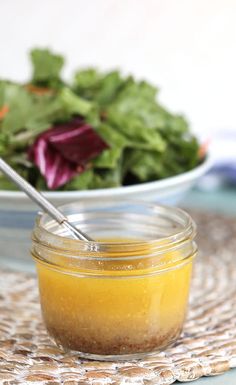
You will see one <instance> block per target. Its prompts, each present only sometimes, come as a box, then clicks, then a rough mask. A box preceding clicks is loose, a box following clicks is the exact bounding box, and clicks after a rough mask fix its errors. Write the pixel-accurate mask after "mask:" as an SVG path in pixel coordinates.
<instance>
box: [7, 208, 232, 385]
mask: <svg viewBox="0 0 236 385" xmlns="http://www.w3.org/2000/svg"><path fill="white" fill-rule="evenodd" d="M193 217H194V219H195V220H196V222H197V223H198V228H199V240H198V243H199V246H200V249H201V252H200V255H199V257H198V260H197V263H196V265H195V270H194V277H193V284H192V291H191V300H190V309H189V313H188V319H187V321H186V322H185V326H184V332H183V334H182V336H181V338H180V339H179V341H178V343H177V344H176V345H175V346H174V347H172V348H169V349H167V350H166V351H164V352H162V353H159V354H156V355H155V356H152V357H147V359H144V360H141V361H130V362H97V361H86V360H80V359H79V358H78V356H77V355H75V354H63V352H62V351H61V350H60V349H59V348H57V347H56V346H55V345H53V343H52V342H50V340H49V338H48V336H47V333H46V331H45V329H44V326H43V324H42V321H41V315H40V308H39V304H38V294H37V283H36V279H35V278H34V277H32V276H29V275H25V274H22V273H14V272H6V271H0V288H1V290H0V384H4V385H18V384H22V385H23V384H24V385H26V384H44V385H46V384H47V385H59V384H60V385H61V384H63V385H87V384H93V385H103V384H104V385H105V384H112V385H118V384H121V385H125V384H135V385H138V384H145V385H151V384H155V385H161V384H172V383H173V382H175V381H176V380H178V381H181V382H183V381H190V380H194V379H197V378H199V377H201V376H211V375H216V374H220V373H223V372H225V371H227V370H228V369H230V368H233V367H236V257H235V250H236V223H235V220H233V219H229V218H225V217H222V216H219V215H213V214H196V213H193Z"/></svg>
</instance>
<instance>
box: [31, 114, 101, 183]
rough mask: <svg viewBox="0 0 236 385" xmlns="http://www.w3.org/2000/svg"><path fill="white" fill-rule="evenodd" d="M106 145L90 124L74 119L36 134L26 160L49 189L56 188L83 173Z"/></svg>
mask: <svg viewBox="0 0 236 385" xmlns="http://www.w3.org/2000/svg"><path fill="white" fill-rule="evenodd" d="M106 148H108V145H107V144H106V143H105V142H104V141H103V139H102V138H100V136H99V135H98V134H97V133H96V132H95V131H94V129H93V128H92V127H91V126H89V125H88V124H86V123H85V122H84V121H83V120H82V119H80V118H75V119H73V120H72V121H70V122H69V123H64V124H59V125H55V126H54V127H52V128H50V129H49V130H47V131H45V132H43V133H42V134H41V135H39V136H38V137H37V138H36V140H35V142H34V144H33V145H32V146H31V147H30V149H29V159H30V160H31V161H32V162H33V163H34V164H35V165H36V166H37V167H38V168H39V170H40V173H41V174H42V175H43V176H44V178H45V180H46V183H47V186H48V188H49V189H56V188H58V187H60V186H63V185H64V184H65V183H67V182H69V181H70V180H71V179H72V178H73V177H74V176H75V175H78V174H80V173H82V172H83V171H84V170H85V169H86V165H87V164H88V162H89V161H90V160H92V159H93V158H94V157H96V156H97V155H99V154H100V153H101V152H102V151H103V150H105V149H106Z"/></svg>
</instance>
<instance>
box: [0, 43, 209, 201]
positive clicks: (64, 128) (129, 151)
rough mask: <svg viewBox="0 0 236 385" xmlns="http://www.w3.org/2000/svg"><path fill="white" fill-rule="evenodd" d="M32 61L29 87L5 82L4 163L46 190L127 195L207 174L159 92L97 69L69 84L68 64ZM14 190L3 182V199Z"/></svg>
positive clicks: (0, 118)
mask: <svg viewBox="0 0 236 385" xmlns="http://www.w3.org/2000/svg"><path fill="white" fill-rule="evenodd" d="M30 56H31V62H32V76H31V79H30V80H29V81H28V82H27V83H24V84H20V83H16V82H11V81H8V80H0V156H1V157H2V158H4V159H5V160H6V161H7V162H8V163H9V164H10V165H11V166H12V167H14V168H15V169H16V170H17V171H18V172H19V173H20V174H21V175H22V176H24V177H25V178H26V179H27V180H28V181H29V182H30V183H31V184H32V185H33V186H35V187H36V188H38V189H39V190H43V191H48V192H49V194H51V195H52V196H57V194H58V193H67V192H73V193H74V192H81V193H82V194H83V193H84V192H85V191H86V192H88V193H90V190H104V189H107V190H110V189H112V190H113V191H115V189H116V188H118V189H119V190H120V189H122V188H124V191H127V192H128V191H129V188H130V187H131V190H130V191H132V189H135V188H136V187H135V186H139V185H143V184H146V183H149V184H150V183H152V182H154V181H155V182H163V181H164V180H166V179H167V178H168V179H171V178H172V177H176V176H178V175H181V174H183V173H188V172H191V170H192V171H193V170H195V169H196V168H197V169H199V167H200V170H202V171H203V168H201V165H202V164H203V163H204V156H205V153H204V151H203V149H202V148H201V146H200V145H199V143H198V140H197V139H196V138H195V136H194V135H193V134H192V133H191V131H190V128H189V125H188V123H187V121H186V119H185V118H184V117H183V116H182V115H177V114H173V113H171V112H169V111H168V110H167V109H166V108H164V107H163V106H162V105H161V104H160V103H159V101H158V90H157V88H156V87H154V86H153V85H151V84H149V83H148V82H146V81H137V80H135V79H134V78H133V77H132V76H123V75H122V74H121V73H120V72H119V71H111V72H107V73H103V72H101V71H98V70H97V69H95V68H86V69H80V70H78V71H77V72H76V73H75V75H74V77H73V79H72V80H71V81H70V82H66V81H65V80H64V79H63V78H62V76H61V71H62V68H63V64H64V58H63V57H62V56H60V55H57V54H54V53H52V52H51V51H49V50H47V49H33V50H32V51H31V54H30ZM202 171H201V172H202ZM201 172H200V173H201ZM15 189H16V187H15V186H14V185H13V184H12V183H11V182H9V181H8V180H7V179H6V178H5V176H4V175H1V174H0V191H1V194H2V196H4V191H8V193H9V192H10V191H11V192H13V191H14V190H15ZM141 189H143V187H141ZM19 194H21V193H19ZM55 194H56V195H55ZM72 195H73V194H72ZM10 196H11V194H10V195H9V194H8V197H10ZM19 196H20V195H19ZM9 199H10V198H9Z"/></svg>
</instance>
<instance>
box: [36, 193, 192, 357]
mask: <svg viewBox="0 0 236 385" xmlns="http://www.w3.org/2000/svg"><path fill="white" fill-rule="evenodd" d="M60 209H61V211H62V212H63V213H64V214H65V215H66V216H67V217H68V219H69V221H70V222H72V223H73V224H74V225H75V226H77V227H78V228H79V229H81V230H82V231H83V232H85V233H87V234H88V235H89V236H90V237H91V238H92V239H93V240H94V241H80V240H75V239H72V238H70V235H69V234H68V232H67V230H66V229H65V228H64V227H63V226H61V225H58V224H57V223H56V222H55V221H54V220H53V219H51V218H50V217H49V216H48V215H47V214H44V215H42V216H39V217H38V218H37V220H36V225H35V228H34V231H33V237H32V239H33V244H32V256H33V258H34V260H35V262H36V267H37V273H38V282H39V292H40V301H41V308H42V314H43V319H44V322H45V326H46V328H47V330H48V333H49V335H50V336H51V337H52V339H53V340H54V341H55V342H56V344H58V345H59V346H61V347H63V348H64V349H65V350H66V351H67V350H72V351H76V352H78V353H79V355H80V356H82V357H86V358H91V359H96V360H97V359H102V360H103V359H106V360H109V359H112V360H113V359H133V358H141V357H143V356H145V355H147V354H152V353H154V352H157V351H160V350H162V349H164V348H166V347H167V346H169V345H170V344H173V343H174V342H175V341H176V340H177V338H178V337H179V335H180V333H181V330H182V327H183V322H184V319H185V315H186V309H187V303H188V295H189V287H190V281H191V272H192V264H193V260H194V257H195V255H196V251H197V247H196V244H195V242H194V237H195V234H196V227H195V224H194V222H193V220H192V219H191V217H190V216H189V215H188V214H187V213H186V212H184V211H183V210H180V209H178V208H174V207H167V206H158V205H155V204H150V203H146V202H133V201H123V200H122V201H120V200H115V199H110V200H106V199H100V200H99V201H92V200H83V201H82V202H76V203H72V204H69V205H65V206H62V207H60Z"/></svg>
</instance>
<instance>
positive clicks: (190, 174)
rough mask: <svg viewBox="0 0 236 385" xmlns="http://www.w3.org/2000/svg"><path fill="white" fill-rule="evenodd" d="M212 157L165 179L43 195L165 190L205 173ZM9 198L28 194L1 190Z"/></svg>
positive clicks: (66, 196) (24, 196)
mask: <svg viewBox="0 0 236 385" xmlns="http://www.w3.org/2000/svg"><path fill="white" fill-rule="evenodd" d="M212 163H213V161H212V157H211V155H210V154H209V153H208V154H207V156H206V157H205V159H204V160H203V162H202V163H201V164H199V165H198V166H196V167H194V168H193V169H192V170H190V171H186V172H183V173H181V174H178V175H175V176H171V177H167V178H164V179H160V180H156V181H151V182H144V183H137V184H134V185H130V186H120V187H108V188H103V189H93V190H72V191H41V192H42V193H43V195H44V196H45V197H46V198H48V199H62V198H71V199H73V198H79V197H86V198H93V197H96V196H97V195H99V196H100V197H106V196H108V195H113V196H117V195H124V194H133V193H139V192H140V193H141V192H145V191H150V190H153V189H157V188H158V189H159V190H163V189H165V188H167V187H172V186H175V185H177V184H183V183H187V182H191V181H193V180H194V179H196V178H197V177H199V176H201V175H203V174H204V173H205V172H206V171H208V170H209V169H210V167H211V166H212ZM1 198H9V199H20V200H23V199H25V198H26V195H25V193H24V192H22V191H13V190H0V199H1Z"/></svg>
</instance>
